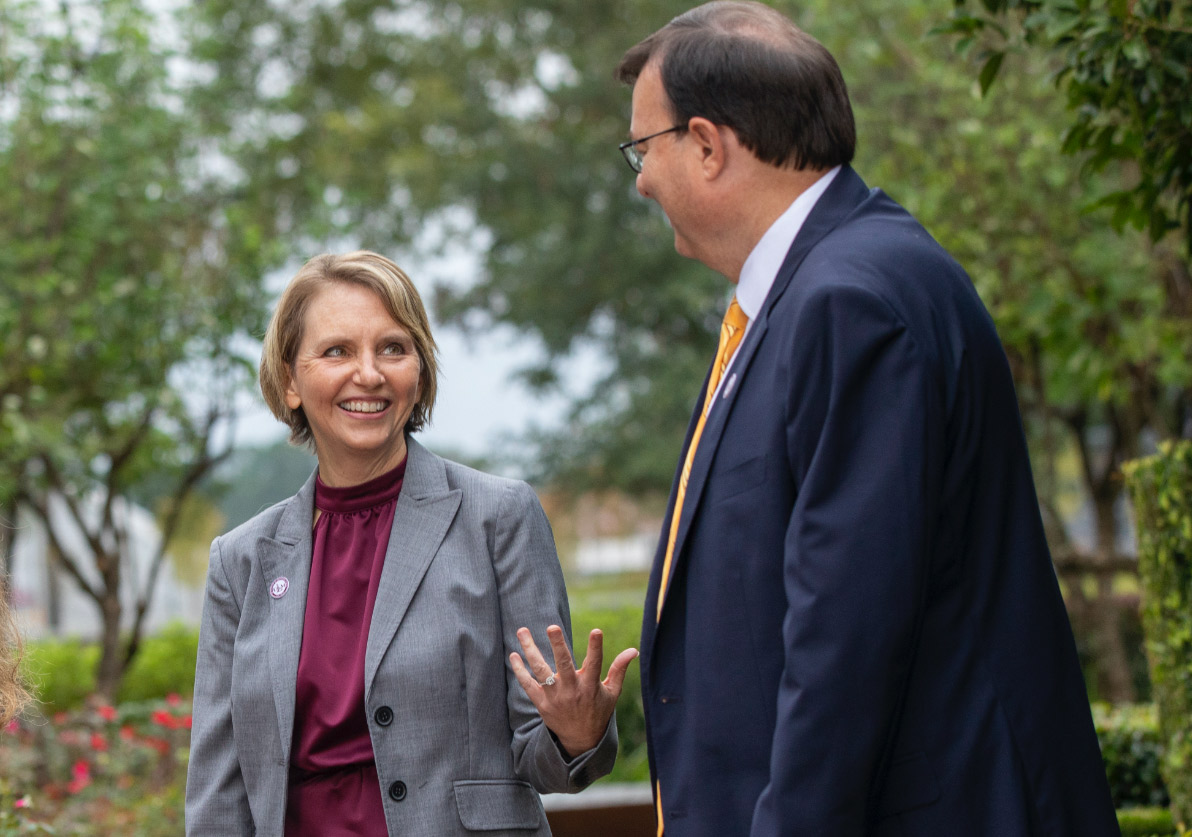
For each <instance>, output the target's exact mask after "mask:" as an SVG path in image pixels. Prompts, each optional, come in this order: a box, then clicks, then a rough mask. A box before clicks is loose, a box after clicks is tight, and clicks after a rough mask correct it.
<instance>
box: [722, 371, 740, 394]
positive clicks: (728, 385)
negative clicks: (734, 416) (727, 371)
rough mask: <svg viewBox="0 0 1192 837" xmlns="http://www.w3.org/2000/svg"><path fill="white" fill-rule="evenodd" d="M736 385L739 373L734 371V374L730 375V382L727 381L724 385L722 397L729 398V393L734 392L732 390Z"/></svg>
mask: <svg viewBox="0 0 1192 837" xmlns="http://www.w3.org/2000/svg"><path fill="white" fill-rule="evenodd" d="M736 385H737V373H736V372H734V373H733V374H731V375H729V376H728V383H726V384H725V385H724V395H723V396H721V397H722V398H728V397H729V394H730V393H732V391H733V387H734V386H736Z"/></svg>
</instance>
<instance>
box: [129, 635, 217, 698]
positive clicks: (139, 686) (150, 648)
mask: <svg viewBox="0 0 1192 837" xmlns="http://www.w3.org/2000/svg"><path fill="white" fill-rule="evenodd" d="M198 648H199V632H198V630H197V629H195V628H191V627H188V626H186V625H182V624H175V625H171V626H170V627H167V628H165V629H163V630H162V631H161V632H160V633H158V634H157V635H155V636H153V637H150V638H148V639H146V640H145V643H144V646H143V647H142V648H141V651H140V653H139V654H137V656H136V658H135V659H134V660H133V663H132V665H131V666H130V667H129V669H128V673H127V674H126V675H125V676H124V682H123V683H121V684H120V694H119V699H120V700H121V701H132V702H137V701H141V702H144V701H150V700H161V699H163V698H166V697H168V696H169V695H190V694H192V693H193V692H194V688H195V664H196V662H197V660H198Z"/></svg>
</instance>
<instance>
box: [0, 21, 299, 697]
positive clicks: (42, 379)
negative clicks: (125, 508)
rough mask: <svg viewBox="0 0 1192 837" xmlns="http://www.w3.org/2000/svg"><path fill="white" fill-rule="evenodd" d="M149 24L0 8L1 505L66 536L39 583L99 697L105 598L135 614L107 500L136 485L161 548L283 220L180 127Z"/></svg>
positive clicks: (258, 322)
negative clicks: (57, 602) (73, 587)
mask: <svg viewBox="0 0 1192 837" xmlns="http://www.w3.org/2000/svg"><path fill="white" fill-rule="evenodd" d="M167 14H168V12H166V11H164V10H163V9H162V8H161V7H160V4H149V3H142V2H140V0H77V2H71V3H60V4H50V5H46V4H43V3H37V2H5V3H0V357H3V358H4V363H3V365H2V366H0V503H8V502H9V501H11V500H12V499H13V498H15V499H17V500H18V501H19V502H20V503H22V504H23V505H25V506H27V507H29V508H30V509H32V510H34V511H35V512H36V513H37V514H38V516H39V517H40V518H41V519H42V521H43V522H44V521H45V520H47V519H48V517H49V515H50V506H51V504H52V503H57V504H60V505H59V507H58V509H57V510H56V515H57V516H58V517H59V519H60V520H61V514H62V512H63V511H65V512H66V514H67V515H69V517H70V518H71V523H73V524H74V525H75V526H76V527H77V528H78V529H80V530H81V532H82V534H83V536H84V537H83V539H82V540H83V541H84V542H85V546H84V547H83V548H81V549H75V550H59V556H58V558H59V565H60V566H61V567H62V568H64V569H65V570H66V571H67V574H68V575H69V576H70V578H71V579H72V582H73V583H75V584H77V585H78V586H79V588H80V589H81V590H82V591H83V592H84V593H85V594H86V595H87V596H89V597H90V598H91V599H92V600H93V601H94V602H95V605H96V608H97V611H98V612H99V613H100V614H102V618H103V627H104V631H105V638H106V639H107V640H108V641H107V642H106V643H105V644H104V646H103V647H104V653H103V654H102V655H101V657H100V662H99V669H100V670H99V673H98V682H97V687H98V688H99V689H100V690H101V691H104V692H106V693H108V694H112V693H114V691H115V688H116V686H117V684H118V682H119V678H120V676H121V674H122V669H123V665H124V660H125V658H126V654H125V650H126V648H127V647H128V646H127V645H122V643H121V642H120V638H119V636H118V634H119V632H120V630H121V624H122V623H124V624H127V621H128V620H127V619H122V618H121V617H122V614H121V609H122V607H123V602H122V599H121V592H122V591H123V592H124V593H125V596H126V597H127V591H128V590H129V589H130V588H133V592H134V594H135V595H136V600H137V604H138V605H140V606H141V608H140V612H142V613H143V612H144V611H145V609H146V605H147V600H148V597H149V595H151V589H150V588H146V589H135V584H133V583H131V582H130V579H129V578H128V577H127V574H126V573H124V568H125V567H126V566H127V565H128V560H129V556H128V555H127V544H128V543H129V532H128V528H127V521H126V516H125V515H122V514H120V513H119V509H120V505H121V499H120V498H123V497H125V496H127V495H128V494H130V493H131V492H132V491H133V489H134V488H136V487H137V486H141V485H143V484H145V483H146V482H149V481H152V482H154V484H155V486H157V488H156V489H155V493H154V496H153V500H154V502H153V503H152V506H153V507H154V508H155V510H160V512H161V516H162V527H161V528H162V532H163V538H164V539H165V541H167V542H168V540H169V538H170V537H171V535H172V534H173V529H174V526H175V525H176V524H178V523H179V521H181V519H182V517H183V515H182V512H183V504H184V503H183V501H184V500H185V499H186V497H187V495H188V494H189V493H190V492H191V491H192V490H193V488H194V485H195V483H196V482H197V480H198V479H199V478H200V477H201V476H202V475H203V473H204V472H205V471H206V470H207V469H209V468H210V467H211V466H212V465H213V464H214V463H215V462H216V461H218V459H219V458H220V456H221V455H222V453H223V452H224V450H225V446H224V445H223V443H222V441H221V438H222V436H221V434H220V433H219V432H218V431H219V429H220V426H221V424H222V423H223V422H226V421H227V420H228V419H229V418H230V416H231V415H232V414H233V413H234V411H235V409H236V405H237V399H238V398H240V397H241V396H242V395H243V393H244V391H245V390H246V388H247V386H248V385H249V383H250V382H251V380H252V377H251V371H252V369H251V364H250V363H248V362H246V359H245V358H244V356H243V347H242V341H243V340H244V338H245V336H246V335H249V334H257V333H260V332H261V330H262V321H263V310H264V307H265V302H266V294H265V289H264V284H263V276H264V275H265V272H266V270H267V269H268V268H269V267H270V266H273V265H275V264H276V263H278V262H279V261H280V260H281V257H282V256H283V255H284V249H283V248H284V246H285V244H286V240H285V239H284V238H283V237H281V236H278V235H276V234H275V232H276V231H278V228H279V224H282V223H284V222H283V221H282V220H281V216H282V214H283V212H282V210H281V208H280V207H278V206H276V205H265V204H253V203H252V202H251V201H250V200H249V199H248V198H247V197H246V195H245V193H244V190H243V182H244V180H245V177H244V175H243V173H242V172H239V171H237V170H236V168H235V165H234V164H233V163H232V162H231V158H230V157H226V155H224V150H225V147H226V148H232V147H234V146H235V144H236V143H237V142H251V141H252V139H251V137H249V136H242V135H243V134H244V131H241V132H240V133H238V134H237V135H236V136H235V137H233V136H230V135H229V134H228V133H227V129H228V126H226V125H224V126H223V132H222V133H221V132H214V131H212V130H208V128H211V127H213V125H214V127H219V125H215V124H214V123H211V122H206V121H204V120H202V119H200V118H199V116H198V112H197V110H196V108H195V107H194V106H193V104H192V102H191V96H192V94H193V89H194V86H195V84H196V83H197V79H198V78H199V76H200V75H201V73H200V72H199V68H198V67H197V66H196V65H195V64H194V62H193V61H191V60H190V59H189V57H188V55H187V52H188V49H187V46H188V45H187V44H186V42H185V41H184V40H180V38H179V37H178V36H177V32H176V30H177V28H178V27H177V25H176V24H172V23H171V22H170V21H168V20H165V19H164V18H163V16H165V15H167ZM188 61H190V63H188ZM208 104H210V103H208ZM224 115H225V116H230V115H229V114H227V113H226V112H225V114H224ZM55 546H58V545H57V544H56V545H55ZM140 627H141V621H140V620H139V619H138V620H136V622H135V627H134V628H133V633H134V634H135V633H137V632H139V630H140Z"/></svg>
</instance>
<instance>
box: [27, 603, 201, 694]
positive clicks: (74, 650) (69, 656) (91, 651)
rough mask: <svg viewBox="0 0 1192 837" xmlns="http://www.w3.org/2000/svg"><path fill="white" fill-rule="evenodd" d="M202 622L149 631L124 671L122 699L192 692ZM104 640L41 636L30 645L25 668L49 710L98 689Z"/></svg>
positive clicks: (121, 688) (28, 678) (34, 688)
mask: <svg viewBox="0 0 1192 837" xmlns="http://www.w3.org/2000/svg"><path fill="white" fill-rule="evenodd" d="M198 644H199V632H198V629H197V628H190V627H186V626H184V625H171V626H169V627H167V628H165V629H164V630H162V631H161V632H160V633H158V634H156V635H154V636H151V637H146V638H145V639H144V640H142V642H141V649H140V652H139V653H138V654H137V656H136V658H135V659H134V660H133V663H132V667H131V668H130V669H129V670H128V673H127V674H126V675H125V677H124V683H123V684H121V686H120V692H119V694H118V695H117V698H118V700H120V701H143V700H156V699H161V698H165V697H166V696H168V695H171V694H177V695H190V694H191V693H192V692H194V686H195V659H196V655H197V650H198ZM98 662H99V646H98V645H96V644H95V643H93V642H83V641H82V640H79V639H41V640H36V641H31V642H29V643H28V644H26V646H25V658H24V660H23V661H22V669H23V672H24V674H25V677H26V679H27V680H28V681H29V685H30V687H31V690H32V692H33V694H34V695H35V696H36V698H37V699H38V702H39V703H40V707H39V708H40V709H41V711H42V712H44V713H45V714H47V715H48V714H50V713H53V712H65V711H68V710H71V709H78V708H79V707H81V706H82V705H83V704H84V702H85V701H86V699H87V697H88V696H89V695H91V694H92V693H93V692H94V691H95V667H96V664H97V663H98Z"/></svg>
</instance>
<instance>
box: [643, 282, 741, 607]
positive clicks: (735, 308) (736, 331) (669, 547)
mask: <svg viewBox="0 0 1192 837" xmlns="http://www.w3.org/2000/svg"><path fill="white" fill-rule="evenodd" d="M747 325H749V318H748V317H747V316H745V312H744V311H742V310H741V306H740V305H738V304H737V298H736V297H735V296H734V297H733V300H732V302H730V303H729V304H728V310H727V311H725V312H724V321H723V322H722V323H721V324H720V346H719V347H718V348H717V349H716V361H715V363H713V364H712V377H710V378H709V379H708V389H707V391H706V392H705V393H704V407H703V409H702V410H700V414H699V421H698V422H697V423H696V425H695V433H693V434H692V436H691V444H690V445H688V446H687V457H686V458H685V459H684V460H683V472H682V473H681V474H680V475H679V490H678V491H677V492H676V493H675V508H674V511H673V512H672V513H671V524H670V534H669V535H668V536H667V539H666V557H665V558H664V559H663V561H662V580H661V581H659V583H658V613H657V615H656V619H661V618H662V602H663V600H664V599H665V598H666V585H667V582H668V581H669V580H670V569H671V559H672V558H673V557H674V553H675V536H676V535H678V533H679V518H680V517H681V516H682V514H683V498H684V497H685V496H686V494H687V478H688V477H690V476H691V463H692V462H694V461H695V449H696V447H698V446H699V437H700V435H701V434H702V433H703V432H704V421H705V420H706V419H707V417H708V408H709V407H711V406H712V393H714V392H716V386H717V385H718V384H719V383H720V379H721V377H723V376H724V370H725V369H726V368H728V362H729V361H730V360H732V359H733V354H734V353H735V352H736V351H737V346H738V345H739V344H740V343H741V338H742V337H744V336H745V327H746V326H747Z"/></svg>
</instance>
